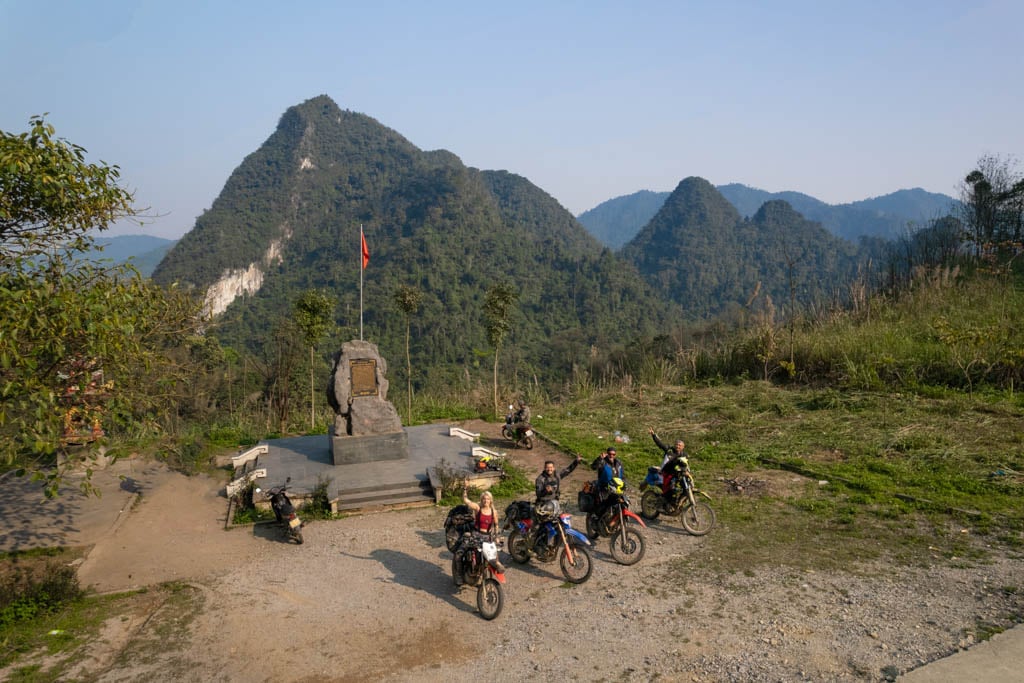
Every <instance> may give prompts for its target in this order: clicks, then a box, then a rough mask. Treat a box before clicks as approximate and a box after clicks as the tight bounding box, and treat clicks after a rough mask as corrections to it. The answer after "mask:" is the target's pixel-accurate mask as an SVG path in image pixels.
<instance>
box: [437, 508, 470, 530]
mask: <svg viewBox="0 0 1024 683" xmlns="http://www.w3.org/2000/svg"><path fill="white" fill-rule="evenodd" d="M473 517H474V515H473V511H472V510H470V509H469V506H468V505H456V506H455V507H453V508H452V509H451V510H449V511H448V517H447V519H445V520H444V530H445V531H448V530H449V529H454V530H455V532H456V533H457V534H459V535H460V536H461V535H462V534H464V533H466V532H467V531H472V530H473Z"/></svg>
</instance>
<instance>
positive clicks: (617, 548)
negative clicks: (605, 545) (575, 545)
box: [578, 477, 647, 566]
mask: <svg viewBox="0 0 1024 683" xmlns="http://www.w3.org/2000/svg"><path fill="white" fill-rule="evenodd" d="M624 489H625V483H624V482H623V481H622V480H621V479H619V478H618V477H615V478H614V479H612V482H611V484H610V485H609V488H608V492H607V494H606V495H607V496H609V498H608V499H607V501H606V507H605V510H604V513H602V514H601V515H600V516H598V514H597V512H596V508H597V502H596V494H595V491H596V486H595V485H594V484H592V483H590V482H587V484H585V485H584V487H583V490H582V491H580V494H579V500H578V503H579V508H580V512H586V513H587V536H589V537H590V538H591V539H593V540H596V539H597V538H598V537H600V536H609V537H611V552H612V557H613V558H615V561H616V562H618V563H619V564H624V565H627V566H628V565H632V564H636V563H637V562H639V561H640V560H641V559H643V556H644V553H645V552H646V551H647V539H646V538H644V534H643V532H641V531H640V529H637V528H636V527H635V526H633V525H632V524H629V522H631V521H632V522H635V523H636V524H639V525H640V526H641V527H643V528H647V525H646V524H644V521H643V520H642V519H640V517H639V516H638V515H637V514H636V513H635V512H633V511H632V510H630V509H629V497H628V496H627V495H626V493H625V490H624Z"/></svg>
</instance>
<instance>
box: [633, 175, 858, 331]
mask: <svg viewBox="0 0 1024 683" xmlns="http://www.w3.org/2000/svg"><path fill="white" fill-rule="evenodd" d="M620 255H621V256H622V258H624V259H625V260H627V261H629V262H630V263H632V264H633V265H635V266H636V268H637V270H639V271H640V273H641V275H642V276H643V277H644V279H645V280H646V281H647V282H648V283H649V284H650V285H651V286H652V287H653V288H654V289H655V291H656V292H657V293H658V294H660V295H661V296H662V297H664V298H666V299H669V300H670V301H672V302H674V303H676V304H678V305H679V306H681V307H682V309H683V311H684V314H685V316H686V317H687V318H690V319H704V318H708V317H711V316H715V315H720V314H723V313H726V314H731V313H735V312H736V311H738V310H740V309H743V308H748V309H749V308H750V307H751V306H752V305H753V304H754V303H755V302H757V301H760V302H761V303H760V304H759V306H764V305H766V304H767V298H766V297H771V300H772V302H773V305H774V306H776V307H779V306H781V305H785V304H787V303H788V302H789V301H790V297H791V296H792V297H794V298H795V299H796V302H794V303H800V304H807V303H809V302H811V301H815V300H818V299H823V298H824V299H832V298H834V297H835V296H837V295H838V293H839V291H840V289H841V288H842V287H843V285H844V284H845V283H846V282H847V281H848V278H849V277H850V276H851V275H852V273H853V272H854V271H855V268H856V263H857V250H856V248H855V247H854V246H853V245H852V244H850V243H849V242H846V241H845V240H842V239H840V238H837V237H835V236H834V235H831V234H830V233H829V232H828V231H827V230H825V229H824V228H823V227H822V226H821V225H820V224H818V223H815V222H812V221H808V220H807V219H805V218H804V217H803V216H801V215H800V214H799V213H798V212H796V211H795V210H794V209H793V207H791V206H790V205H789V204H788V203H786V202H784V201H781V200H772V201H769V202H767V203H765V204H763V205H762V206H761V208H760V209H758V211H757V213H756V214H755V215H754V216H753V217H752V218H744V217H742V216H741V215H740V213H739V212H738V211H737V210H736V207H735V206H733V204H732V203H730V202H729V201H728V200H727V199H726V197H725V196H724V195H723V194H722V193H721V192H719V191H718V190H717V189H716V188H715V187H714V186H713V185H711V183H709V182H707V181H706V180H704V179H703V178H696V177H691V178H686V179H684V180H683V181H681V182H680V183H679V185H678V186H677V187H676V189H675V190H674V191H673V192H672V193H671V194H670V195H669V196H668V198H667V199H666V200H665V203H664V205H663V206H662V207H661V209H659V210H658V212H657V213H656V214H655V216H654V217H653V218H652V219H651V220H650V222H649V223H648V224H647V225H646V226H644V228H643V229H642V230H641V231H640V232H639V233H638V234H637V235H636V237H634V238H633V239H632V240H631V241H630V242H629V243H628V244H626V245H625V246H624V247H623V248H622V250H621V251H620Z"/></svg>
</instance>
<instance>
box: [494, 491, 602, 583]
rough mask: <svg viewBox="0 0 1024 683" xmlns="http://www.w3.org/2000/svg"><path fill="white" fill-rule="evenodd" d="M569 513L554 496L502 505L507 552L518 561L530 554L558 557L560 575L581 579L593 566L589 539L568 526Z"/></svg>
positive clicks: (572, 580)
mask: <svg viewBox="0 0 1024 683" xmlns="http://www.w3.org/2000/svg"><path fill="white" fill-rule="evenodd" d="M571 519H572V515H570V514H568V513H565V512H562V508H561V505H560V504H559V502H558V501H557V500H549V501H545V502H542V503H538V504H537V505H531V504H530V503H529V502H527V501H516V502H513V503H511V504H510V505H509V506H508V507H507V508H506V509H505V525H504V528H505V529H508V528H512V532H511V533H510V534H509V535H508V554H509V555H511V556H512V559H513V560H514V561H515V562H517V563H518V564H526V563H527V562H529V561H530V558H531V557H534V558H536V559H537V560H539V561H540V562H551V561H553V560H554V559H555V558H558V565H559V567H560V568H561V570H562V576H564V577H565V580H566V581H568V582H569V583H583V582H584V581H586V580H587V579H589V578H590V574H591V572H593V570H594V567H593V563H592V562H591V559H590V550H589V549H588V548H587V546H589V545H590V540H589V539H587V537H586V536H584V535H583V534H581V533H580V532H578V531H576V530H575V529H573V528H572V523H571V521H570V520H571Z"/></svg>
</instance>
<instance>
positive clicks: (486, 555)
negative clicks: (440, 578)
mask: <svg viewBox="0 0 1024 683" xmlns="http://www.w3.org/2000/svg"><path fill="white" fill-rule="evenodd" d="M456 552H458V554H459V555H458V557H455V556H453V557H452V578H454V579H456V584H460V585H461V584H465V585H467V586H476V607H477V609H479V610H480V616H482V617H483V618H484V619H487V620H488V621H490V620H491V619H494V618H495V617H497V616H498V615H499V614H501V608H502V606H503V605H504V604H505V592H504V591H503V590H502V588H501V587H502V585H503V584H504V583H505V567H504V565H502V564H501V562H499V561H498V544H497V543H495V542H494V541H492V540H491V539H490V538H489V537H488V536H486V535H484V534H479V533H469V534H467V535H466V536H465V537H464V538H463V540H462V545H461V547H459V548H458V549H457V551H456Z"/></svg>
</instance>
